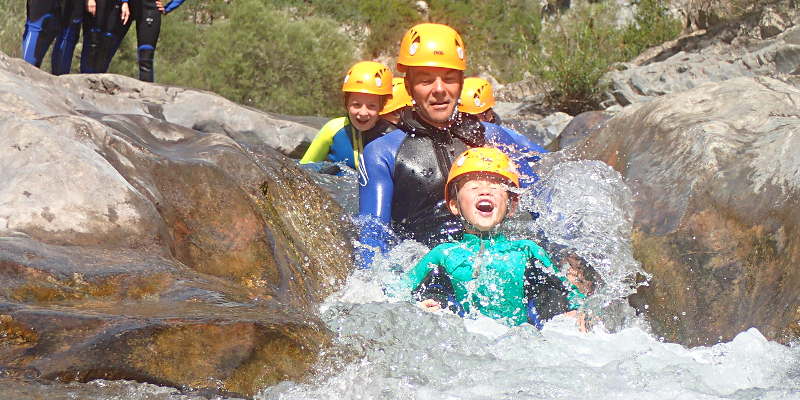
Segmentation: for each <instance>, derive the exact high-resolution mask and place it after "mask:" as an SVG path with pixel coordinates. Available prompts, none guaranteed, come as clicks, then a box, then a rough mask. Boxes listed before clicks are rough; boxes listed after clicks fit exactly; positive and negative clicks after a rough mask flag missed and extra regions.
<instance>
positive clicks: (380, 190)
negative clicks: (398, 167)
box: [357, 130, 405, 268]
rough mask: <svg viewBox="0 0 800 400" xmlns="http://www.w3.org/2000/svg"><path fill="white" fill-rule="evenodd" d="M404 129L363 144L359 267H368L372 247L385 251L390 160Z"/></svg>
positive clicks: (391, 186) (390, 192)
mask: <svg viewBox="0 0 800 400" xmlns="http://www.w3.org/2000/svg"><path fill="white" fill-rule="evenodd" d="M404 139H405V133H403V131H400V130H395V131H392V132H390V133H388V134H386V135H384V136H382V137H380V138H378V139H375V140H373V141H372V142H370V143H369V144H368V145H367V146H366V147H365V148H364V169H365V171H366V176H365V179H364V182H362V183H361V185H360V187H359V191H358V216H359V218H358V223H359V236H358V240H359V242H360V244H361V245H360V246H359V248H358V249H357V253H358V254H357V263H358V266H359V268H369V266H370V264H371V263H372V258H373V257H374V255H375V252H376V251H380V252H385V251H386V250H387V249H388V247H389V242H390V240H391V238H392V232H391V228H390V226H391V219H392V196H393V194H394V181H393V179H392V176H393V175H394V161H395V157H396V155H397V150H398V149H399V148H400V145H401V144H402V143H403V140H404Z"/></svg>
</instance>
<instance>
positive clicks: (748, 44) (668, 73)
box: [602, 14, 800, 108]
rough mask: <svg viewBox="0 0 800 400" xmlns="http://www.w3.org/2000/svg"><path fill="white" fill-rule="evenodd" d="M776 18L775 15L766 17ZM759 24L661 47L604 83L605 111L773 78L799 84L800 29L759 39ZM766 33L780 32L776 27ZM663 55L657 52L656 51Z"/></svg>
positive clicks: (734, 26) (607, 77)
mask: <svg viewBox="0 0 800 400" xmlns="http://www.w3.org/2000/svg"><path fill="white" fill-rule="evenodd" d="M764 15H771V14H764ZM759 21H760V20H758V19H756V20H755V21H754V22H751V23H747V21H743V22H742V25H741V26H740V25H738V24H731V25H724V26H720V27H718V28H717V29H715V30H709V31H700V32H696V33H695V34H693V35H690V36H686V37H683V38H681V39H678V40H675V41H673V42H670V43H668V44H666V45H662V46H660V47H659V48H657V49H652V50H651V51H649V52H647V53H645V54H643V55H642V56H640V57H639V58H637V59H636V60H634V61H633V62H631V63H627V64H621V65H620V66H619V67H618V68H617V70H614V71H611V72H609V73H608V74H606V75H605V76H604V77H603V80H604V84H605V86H606V87H607V89H606V90H605V92H604V94H603V96H604V97H605V100H604V101H603V103H602V105H603V107H604V108H610V107H614V106H623V107H624V106H627V105H629V104H634V103H640V102H645V101H650V100H652V99H654V98H657V97H659V96H663V95H665V94H670V93H678V92H682V91H685V90H689V89H692V88H695V87H697V86H700V85H702V84H703V83H706V82H722V81H725V80H728V79H734V78H739V77H753V76H768V77H772V78H776V79H781V80H786V81H796V76H797V75H798V74H799V73H800V69H799V68H800V27H793V28H790V27H787V26H783V25H781V29H786V30H785V32H783V31H782V33H781V34H779V35H774V34H773V35H772V36H766V34H765V36H760V35H758V36H756V37H753V36H752V35H751V32H752V31H753V30H757V29H758V27H759V26H762V25H763V24H766V22H763V23H762V24H761V25H759ZM764 29H766V30H773V31H774V30H775V29H777V28H776V27H775V26H772V25H770V28H767V27H764ZM653 50H658V51H653Z"/></svg>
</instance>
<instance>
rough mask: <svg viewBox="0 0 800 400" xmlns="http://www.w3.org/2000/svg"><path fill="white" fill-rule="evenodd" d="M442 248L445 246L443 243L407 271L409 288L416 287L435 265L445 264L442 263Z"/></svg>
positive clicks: (406, 278) (406, 280)
mask: <svg viewBox="0 0 800 400" xmlns="http://www.w3.org/2000/svg"><path fill="white" fill-rule="evenodd" d="M442 250H443V247H442V246H441V245H439V246H436V247H434V248H433V250H431V251H429V252H428V254H425V256H424V257H422V259H421V260H419V262H418V263H417V265H415V266H414V268H411V269H410V270H408V272H406V276H405V282H406V286H407V287H408V289H409V290H414V289H416V288H417V286H419V284H420V283H422V281H423V280H424V279H425V277H426V276H428V273H429V272H430V271H431V270H432V269H433V268H434V267H435V266H437V265H441V266H444V265H443V264H442V263H443V261H444V259H443V257H442Z"/></svg>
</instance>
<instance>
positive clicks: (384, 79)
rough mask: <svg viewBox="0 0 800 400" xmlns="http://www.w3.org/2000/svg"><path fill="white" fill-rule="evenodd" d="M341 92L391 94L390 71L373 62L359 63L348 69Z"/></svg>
mask: <svg viewBox="0 0 800 400" xmlns="http://www.w3.org/2000/svg"><path fill="white" fill-rule="evenodd" d="M342 91H343V92H354V93H370V94H378V95H389V94H392V71H390V70H389V68H387V67H386V66H385V65H383V64H381V63H378V62H374V61H361V62H358V63H356V64H355V65H353V66H352V67H350V70H349V71H347V75H345V76H344V84H342Z"/></svg>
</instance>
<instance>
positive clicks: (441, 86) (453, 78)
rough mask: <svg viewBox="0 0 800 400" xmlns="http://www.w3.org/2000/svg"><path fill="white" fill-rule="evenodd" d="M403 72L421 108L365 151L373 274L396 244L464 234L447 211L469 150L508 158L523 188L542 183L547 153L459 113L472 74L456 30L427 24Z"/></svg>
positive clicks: (365, 215) (366, 250)
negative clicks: (448, 185)
mask: <svg viewBox="0 0 800 400" xmlns="http://www.w3.org/2000/svg"><path fill="white" fill-rule="evenodd" d="M397 64H398V70H399V71H400V72H405V73H406V76H405V84H406V89H407V90H408V92H409V94H410V95H411V97H412V98H413V100H414V103H415V104H414V107H413V109H411V110H407V111H405V112H403V113H402V114H401V120H402V129H397V130H395V131H392V132H390V133H388V134H386V135H385V136H383V137H381V138H378V139H376V140H375V141H373V142H372V143H370V144H369V145H368V146H367V147H366V148H365V149H364V165H365V169H366V179H365V182H363V183H362V185H361V187H360V190H359V217H360V233H359V242H360V246H359V248H358V264H359V266H360V267H361V268H368V267H369V265H370V264H371V262H372V258H373V256H374V254H375V252H384V251H386V250H388V248H389V245H390V242H391V241H392V240H394V239H401V240H402V239H413V240H416V241H418V242H421V243H424V244H425V245H428V246H434V245H436V244H439V243H442V242H444V241H446V240H447V239H448V238H449V237H451V236H453V235H458V234H460V233H461V232H462V224H461V221H460V220H459V219H458V218H457V217H455V216H453V215H452V214H450V213H449V212H448V211H446V210H445V208H444V207H443V204H444V195H443V194H442V190H441V188H442V187H443V186H444V183H445V179H446V177H447V173H448V171H449V169H450V165H451V163H452V160H453V159H454V158H455V157H456V156H457V155H458V154H460V153H461V152H463V151H464V150H466V149H467V148H470V147H481V146H484V145H492V146H495V147H498V148H500V149H501V150H503V151H504V152H505V153H506V154H508V155H509V156H510V157H511V158H512V159H513V160H514V161H515V162H516V163H517V165H518V166H519V168H520V172H521V173H522V179H521V186H522V187H526V186H528V185H530V184H531V183H533V182H535V181H536V180H537V179H538V177H537V176H536V175H535V174H534V173H533V171H532V169H531V164H532V163H534V162H535V161H537V160H538V159H539V158H538V156H537V154H538V153H543V152H545V150H544V149H543V148H541V147H540V146H537V145H535V144H533V143H531V142H530V141H527V140H523V138H522V137H520V136H521V135H520V136H514V135H510V134H509V133H508V132H506V131H505V130H503V129H500V127H498V126H497V125H494V124H491V123H483V122H480V121H479V120H478V119H477V118H475V117H474V116H471V115H469V114H465V113H461V112H458V110H457V108H456V105H457V102H458V98H459V96H460V94H461V88H462V85H463V82H464V70H465V69H466V53H465V48H464V42H463V40H462V39H461V36H460V35H459V34H458V33H457V32H456V31H455V30H454V29H453V28H451V27H449V26H446V25H440V24H420V25H417V26H414V27H412V28H411V29H409V31H408V32H406V34H405V36H404V37H403V40H402V41H401V43H400V54H399V56H398V59H397Z"/></svg>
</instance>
